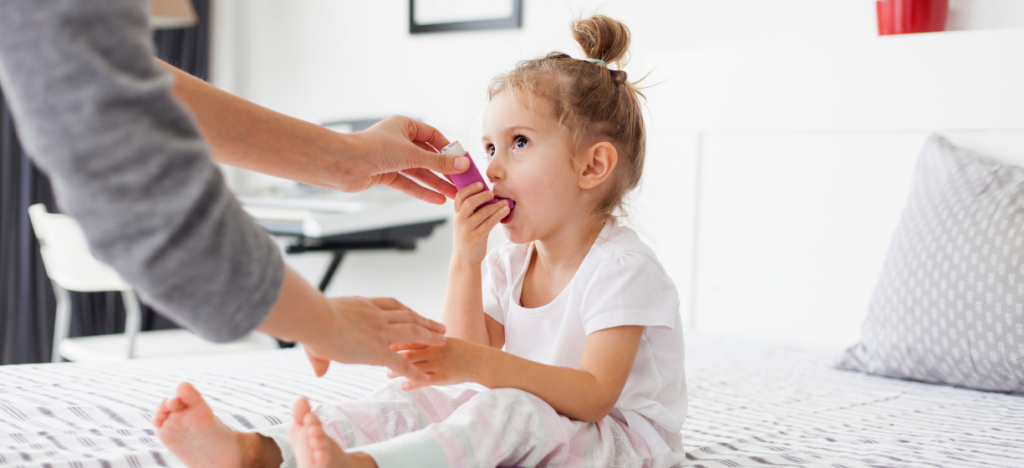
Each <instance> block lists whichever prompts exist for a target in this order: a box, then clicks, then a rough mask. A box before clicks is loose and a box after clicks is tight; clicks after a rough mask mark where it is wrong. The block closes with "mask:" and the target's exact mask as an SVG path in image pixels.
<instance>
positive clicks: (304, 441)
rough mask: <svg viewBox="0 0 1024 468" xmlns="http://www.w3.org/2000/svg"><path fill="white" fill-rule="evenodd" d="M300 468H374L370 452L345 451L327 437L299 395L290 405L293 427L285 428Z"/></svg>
mask: <svg viewBox="0 0 1024 468" xmlns="http://www.w3.org/2000/svg"><path fill="white" fill-rule="evenodd" d="M288 438H289V439H290V440H291V442H292V450H294V451H295V458H296V461H297V462H298V465H299V468H377V464H376V463H375V462H374V461H373V458H370V456H369V455H366V454H362V453H354V454H347V453H345V452H344V451H343V450H341V447H339V446H338V444H337V443H336V442H334V440H331V438H330V437H327V434H326V433H324V428H323V426H322V425H321V424H320V418H318V417H317V416H316V414H315V413H313V412H312V411H310V409H309V401H307V400H306V399H305V398H299V399H298V401H296V402H295V405H293V406H292V427H291V428H289V430H288Z"/></svg>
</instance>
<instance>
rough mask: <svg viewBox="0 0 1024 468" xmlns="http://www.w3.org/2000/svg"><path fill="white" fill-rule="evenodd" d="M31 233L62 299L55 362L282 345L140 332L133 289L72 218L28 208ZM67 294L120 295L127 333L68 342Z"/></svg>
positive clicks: (257, 338)
mask: <svg viewBox="0 0 1024 468" xmlns="http://www.w3.org/2000/svg"><path fill="white" fill-rule="evenodd" d="M28 214H29V218H30V219H31V221H32V230H33V231H35V234H36V238H37V239H39V253H40V254H41V255H42V257H43V265H44V266H45V267H46V275H47V276H49V277H50V281H51V283H53V292H54V295H55V296H56V298H57V317H56V320H55V321H54V326H53V362H61V358H65V359H67V360H69V361H76V362H81V361H122V360H126V359H133V358H154V357H170V356H184V355H197V354H220V353H230V352H242V351H257V350H268V349H277V348H278V344H277V341H276V340H274V339H273V338H271V337H270V336H267V335H265V334H263V333H258V332H254V333H251V334H249V335H248V336H247V337H245V338H243V339H241V340H239V341H236V342H234V343H227V344H216V343H211V342H208V341H206V340H203V339H202V338H199V337H198V336H196V335H195V334H193V333H191V332H189V331H187V330H160V331H149V332H140V331H139V328H140V326H141V312H140V306H139V300H138V298H137V297H136V295H135V291H134V290H133V289H132V287H131V285H129V284H128V283H126V282H125V281H124V280H123V279H121V277H120V276H119V275H118V274H117V272H116V271H114V270H113V269H112V268H110V267H109V266H107V265H106V264H104V263H102V262H100V261H99V260H96V258H95V257H93V256H92V253H90V251H89V246H88V244H87V243H86V240H85V234H83V233H82V229H81V228H80V227H79V226H78V223H76V222H75V220H74V219H72V218H71V217H70V216H66V215H62V214H54V213H48V212H47V211H46V207H45V206H44V205H43V204H36V205H32V206H30V207H29V208H28ZM68 291H76V292H102V291H118V292H120V293H121V297H122V299H124V308H125V314H126V315H125V324H124V329H125V332H124V334H114V335H100V336H88V337H81V338H68V329H69V328H70V326H71V297H70V294H68Z"/></svg>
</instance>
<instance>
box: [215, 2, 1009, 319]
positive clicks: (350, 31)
mask: <svg viewBox="0 0 1024 468" xmlns="http://www.w3.org/2000/svg"><path fill="white" fill-rule="evenodd" d="M524 3H525V5H524V20H523V25H524V26H523V28H522V29H519V30H503V31H486V32H460V33H439V34H425V35H410V34H409V33H408V2H407V1H405V0H379V1H341V0H218V1H217V4H216V10H215V13H216V15H217V16H216V25H217V26H216V31H215V34H216V35H215V49H214V54H215V63H214V66H213V73H214V82H215V84H217V85H218V86H221V87H223V88H225V89H228V90H229V91H231V92H234V93H236V94H239V95H241V96H243V97H245V98H247V99H250V100H253V101H255V102H257V103H259V104H262V105H265V106H267V107H270V108H272V109H275V110H278V111H281V112H284V113H287V114H290V115H293V116H296V117H299V118H302V119H306V120H309V121H313V122H322V121H325V120H334V119H350V118H351V119H355V118H370V117H380V116H385V115H388V114H391V113H400V114H405V115H409V116H412V117H416V118H420V119H422V120H424V121H426V122H427V123H430V124H431V125H434V126H435V127H437V128H439V129H440V130H441V131H442V132H444V133H445V135H446V136H448V137H449V138H450V139H458V140H461V141H463V142H470V144H468V145H467V148H468V149H469V150H470V152H471V153H473V154H474V155H477V156H479V155H480V150H479V148H477V147H475V146H474V145H473V144H472V143H471V142H475V141H479V137H480V116H481V113H482V111H483V108H484V106H485V105H486V101H485V88H486V85H487V82H488V80H489V79H490V78H491V77H492V76H494V75H495V74H498V73H500V72H503V71H506V70H508V69H509V68H511V67H512V66H513V65H514V64H515V62H516V61H518V60H521V59H527V58H533V57H536V56H540V55H543V54H545V53H547V52H550V51H553V50H561V51H564V52H567V53H570V54H572V55H574V56H581V52H580V51H579V50H578V49H577V47H576V45H575V43H574V42H573V41H572V37H571V35H570V34H569V30H568V25H569V22H570V21H571V20H572V19H573V18H576V17H578V16H580V15H585V14H589V13H592V12H595V11H597V12H600V13H604V14H607V15H609V16H612V17H614V18H616V19H619V20H622V21H624V22H625V23H626V24H627V25H629V26H630V28H631V29H632V31H633V36H634V37H633V47H632V57H633V61H632V63H631V65H630V66H629V67H627V69H626V70H627V71H628V72H629V73H630V76H631V77H633V78H637V77H640V76H643V75H644V74H646V73H648V72H651V71H653V73H652V79H651V80H650V82H651V83H656V84H657V86H655V87H654V88H652V89H651V90H649V93H648V97H649V99H650V112H651V114H652V115H651V118H650V119H649V120H648V125H649V131H650V134H651V141H650V144H649V150H648V151H649V152H648V167H647V171H646V172H647V174H646V175H645V181H644V185H643V188H642V191H641V193H639V194H638V195H637V196H636V198H635V202H634V204H633V207H632V209H631V214H632V219H633V222H634V224H635V225H636V227H637V228H638V230H640V231H641V233H642V234H644V235H645V236H646V237H647V238H648V240H649V241H650V242H651V243H652V244H653V245H654V246H655V249H656V250H657V251H658V253H659V256H660V258H661V260H662V262H663V263H664V264H665V265H666V268H667V269H668V270H669V272H670V274H671V275H672V276H673V279H674V280H675V281H676V283H677V286H678V287H679V289H680V293H681V295H682V296H683V297H682V300H683V304H684V305H686V306H687V307H688V306H689V305H690V304H691V300H690V299H691V291H692V287H693V275H692V272H693V266H692V265H693V239H694V230H695V228H694V225H693V218H694V209H693V207H694V206H695V193H696V188H695V187H694V183H695V174H696V173H697V171H696V169H695V165H696V161H695V157H694V155H695V154H697V152H698V151H697V148H698V147H699V145H701V142H700V141H699V139H698V138H696V137H694V136H693V134H690V133H686V134H681V133H677V132H675V131H674V125H675V124H676V123H677V122H676V115H675V113H674V110H673V109H672V108H670V106H666V105H665V104H664V102H659V96H662V95H665V94H667V93H668V90H669V89H670V88H671V86H672V85H673V76H671V73H664V72H662V71H661V70H659V68H658V66H659V60H660V58H661V57H665V56H666V55H668V54H674V53H678V52H685V51H707V52H708V53H714V51H716V50H728V49H736V48H747V47H766V46H785V45H789V44H792V45H802V44H808V43H830V42H844V41H851V40H858V39H870V38H872V37H874V36H875V34H876V23H875V16H874V11H875V10H874V1H871V0H833V1H821V0H777V1H772V2H765V1H763V0H729V1H721V0H717V1H706V0H704V1H700V0H679V1H654V0H631V1H604V2H588V1H580V0H569V1H535V0H524ZM1021 4H1024V1H1020V0H953V3H952V7H951V8H952V13H951V20H950V26H951V28H954V29H982V28H992V27H1022V26H1024V15H1021V14H1018V13H1020V5H1021ZM682 72H683V73H685V70H684V71H682ZM673 73H679V71H675V72H673ZM676 78H679V77H676ZM241 179H242V180H243V181H246V180H248V181H256V182H265V179H258V178H252V177H242V178H241ZM499 237H500V236H499ZM497 240H498V239H495V241H497ZM450 251H451V230H450V226H447V227H442V228H441V229H439V230H438V232H437V233H436V234H435V236H434V237H432V238H431V239H429V240H427V241H425V242H423V243H422V244H421V245H420V248H419V250H417V251H416V252H412V253H397V252H377V253H355V254H351V255H350V256H349V257H348V258H347V259H346V261H345V262H344V263H343V266H342V269H341V271H340V272H339V275H337V276H336V278H335V281H334V283H333V286H332V288H331V289H330V291H329V292H330V293H331V294H361V295H388V296H394V297H397V298H398V299H399V300H402V301H404V302H406V303H407V304H409V305H410V306H412V307H413V308H415V309H416V310H418V311H420V312H421V313H424V314H425V315H428V316H435V317H436V316H437V315H438V314H439V312H440V307H441V301H442V299H443V294H444V284H445V275H446V270H447V259H448V256H449V254H450ZM290 261H291V262H293V264H295V265H296V266H297V267H298V268H299V269H300V271H302V272H303V273H304V274H306V275H307V276H308V277H310V278H311V279H316V277H317V276H318V274H319V271H320V269H322V268H323V266H324V265H325V264H326V261H327V260H326V258H325V257H322V256H320V257H318V256H315V255H309V254H307V255H306V256H302V257H294V258H293V259H291V260H290ZM684 313H689V310H688V309H687V310H685V311H684Z"/></svg>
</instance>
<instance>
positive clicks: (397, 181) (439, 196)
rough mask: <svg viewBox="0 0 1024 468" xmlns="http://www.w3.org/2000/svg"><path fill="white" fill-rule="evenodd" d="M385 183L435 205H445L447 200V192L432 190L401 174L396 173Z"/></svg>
mask: <svg viewBox="0 0 1024 468" xmlns="http://www.w3.org/2000/svg"><path fill="white" fill-rule="evenodd" d="M384 185H386V186H388V187H391V188H393V189H395V190H398V191H399V192H402V193H404V194H406V195H409V196H413V197H416V198H419V199H420V200H423V201H425V202H427V203H432V204H434V205H443V204H444V202H445V200H447V198H446V196H445V193H438V192H435V191H433V190H430V189H429V188H427V187H424V186H422V185H420V184H417V183H416V182H413V181H412V180H409V178H408V177H405V176H403V175H401V174H396V176H395V177H394V178H392V179H391V181H390V182H387V183H385V184H384ZM454 188H455V187H454V186H452V189H454ZM446 192H447V191H446Z"/></svg>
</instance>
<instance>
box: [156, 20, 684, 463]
mask: <svg viewBox="0 0 1024 468" xmlns="http://www.w3.org/2000/svg"><path fill="white" fill-rule="evenodd" d="M573 34H574V36H575V37H576V40H577V41H578V42H579V43H580V45H581V46H582V47H583V50H584V51H585V52H586V54H587V57H588V58H587V59H586V60H578V59H574V58H571V57H569V56H568V55H565V54H561V53H552V54H549V55H548V56H546V57H544V58H540V59H535V60H527V61H524V62H521V63H519V65H518V66H517V67H516V68H515V69H514V70H513V71H511V72H510V73H508V74H506V75H503V76H499V77H497V78H495V79H494V80H493V82H492V83H491V86H490V90H489V98H490V103H489V104H488V107H487V111H486V114H485V116H484V138H483V146H484V149H485V151H486V152H487V155H488V158H489V160H490V164H489V166H488V168H487V176H488V178H489V179H490V180H491V181H492V182H493V184H494V191H493V193H492V192H488V191H483V188H484V187H482V186H480V185H476V186H471V187H467V188H465V189H463V190H461V191H460V192H459V193H458V195H457V196H456V198H455V209H456V217H455V242H454V251H453V253H452V259H451V265H450V272H449V281H448V290H447V294H446V297H445V304H444V323H445V325H446V326H447V329H448V339H447V342H446V344H445V345H444V346H443V347H433V348H417V349H408V350H406V351H405V353H404V356H405V357H406V358H407V359H409V361H410V362H412V363H413V364H414V365H416V366H417V367H418V368H419V369H420V370H422V371H424V372H425V373H427V374H428V375H429V376H430V385H449V384H456V383H464V382H475V383H478V384H480V385H482V386H483V387H486V388H482V389H479V390H478V389H472V388H468V387H465V386H463V387H459V388H450V387H448V388H437V387H426V385H427V384H414V383H413V382H412V381H403V382H402V383H401V384H400V385H397V384H391V385H387V386H385V387H384V388H383V389H381V390H379V391H377V392H376V393H375V394H373V395H372V396H371V397H370V398H369V399H368V400H364V401H357V402H347V403H342V404H337V405H321V406H319V407H318V408H317V409H316V410H315V411H311V410H310V408H309V404H308V403H307V402H306V401H305V400H304V399H300V400H299V401H298V402H296V405H295V408H294V413H295V414H294V422H293V423H292V425H291V427H290V428H289V429H285V428H283V427H278V428H271V429H269V430H266V431H262V432H259V433H236V432H233V431H231V430H230V429H229V428H228V427H227V426H225V425H223V424H222V423H220V422H219V421H217V420H216V418H215V417H214V416H213V414H212V412H211V411H210V409H209V407H208V406H207V405H206V403H205V402H203V400H202V398H201V397H200V396H199V394H198V393H197V392H196V391H195V389H194V388H192V387H191V386H190V385H188V384H182V385H181V386H180V387H179V389H178V395H177V396H176V397H175V398H171V399H169V400H167V401H165V402H164V403H163V404H161V407H160V408H159V409H158V411H157V414H156V415H155V416H154V423H155V424H156V426H157V427H158V428H159V430H158V432H159V435H160V438H161V440H163V441H164V443H165V444H166V445H167V446H168V447H169V448H170V449H171V450H172V451H173V452H174V453H175V454H176V455H178V456H179V457H180V458H181V459H182V460H183V461H184V462H185V463H186V464H187V465H188V466H190V467H193V468H197V467H213V468H217V467H225V468H227V467H231V468H236V467H242V466H268V467H276V466H294V465H296V464H297V465H298V466H299V467H301V468H328V467H349V466H353V467H356V466H358V467H362V466H365V467H380V468H392V467H394V468H399V467H424V468H429V467H449V466H450V467H481V468H493V467H495V466H499V465H517V466H524V467H533V466H543V467H557V466H571V467H575V466H580V467H583V466H601V467H605V466H615V467H618V466H629V467H641V466H653V467H668V466H671V465H674V464H676V463H678V462H680V461H682V460H681V452H682V451H681V450H680V449H681V440H680V435H679V430H680V428H681V425H682V423H683V419H684V418H685V415H686V387H685V382H684V376H683V336H682V328H681V326H682V324H681V321H680V315H679V298H678V294H677V292H676V289H675V286H674V285H673V284H672V281H671V280H670V279H669V278H668V276H667V275H666V274H665V271H664V269H663V268H662V266H661V264H660V263H659V262H658V260H657V259H656V258H655V255H654V253H653V252H652V251H651V250H650V249H649V248H648V247H647V246H646V245H644V244H643V243H642V242H641V241H640V240H639V238H638V237H637V235H636V233H634V232H633V231H632V230H630V229H629V228H626V227H623V226H621V225H619V224H618V223H617V222H616V221H615V218H614V217H613V212H614V211H615V210H616V209H617V208H618V207H619V206H620V204H621V203H622V200H623V197H624V196H625V194H626V193H627V192H628V191H629V190H631V189H633V188H634V187H636V186H637V184H638V182H639V180H640V175H641V172H642V169H643V161H644V150H645V147H644V146H645V138H646V136H645V132H644V123H643V118H642V116H641V108H640V102H639V96H640V93H639V92H638V90H637V89H636V88H635V87H634V85H633V84H632V83H630V82H628V81H627V80H626V73H625V72H623V71H621V70H615V69H611V68H609V67H608V64H616V65H620V67H621V65H622V64H623V61H624V60H623V58H624V56H625V54H626V51H627V47H628V44H629V31H628V29H627V28H626V27H625V26H624V25H622V24H621V23H619V22H617V21H615V20H612V19H610V18H607V17H603V16H595V17H592V18H589V19H585V20H581V21H578V22H576V23H574V25H573ZM494 197H499V198H507V199H511V200H513V201H515V209H514V210H510V209H509V207H508V206H507V202H504V201H502V202H500V203H494V204H491V205H484V203H486V202H488V201H490V200H491V199H492V198H494ZM499 222H501V223H503V225H504V228H505V230H506V233H507V234H508V238H509V241H510V242H508V243H506V244H505V245H503V246H501V247H499V248H497V249H495V250H493V251H492V252H490V253H489V254H488V253H487V252H486V245H487V235H488V232H489V231H490V230H491V229H492V228H493V227H495V226H496V225H497V224H498V223H499ZM483 263H486V264H487V278H486V279H485V280H484V281H483V284H481V273H482V272H481V269H482V267H481V265H482V264H483ZM399 387H400V388H399ZM418 387H423V388H418ZM488 389H490V390H488ZM282 462H283V465H282Z"/></svg>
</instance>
